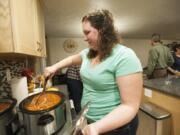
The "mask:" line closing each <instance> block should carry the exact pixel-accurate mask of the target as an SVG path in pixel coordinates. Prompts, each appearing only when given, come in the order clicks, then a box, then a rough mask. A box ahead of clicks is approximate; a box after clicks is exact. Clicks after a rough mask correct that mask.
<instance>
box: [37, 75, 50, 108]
mask: <svg viewBox="0 0 180 135" xmlns="http://www.w3.org/2000/svg"><path fill="white" fill-rule="evenodd" d="M48 80H49V77H46V78H45V80H44V85H43V90H42V92H41V93H40V94H39V96H38V98H37V100H36V102H35V105H37V103H38V101H39V99H40V97H41V96H42V95H43V94H44V93H45V91H46V85H47V82H48Z"/></svg>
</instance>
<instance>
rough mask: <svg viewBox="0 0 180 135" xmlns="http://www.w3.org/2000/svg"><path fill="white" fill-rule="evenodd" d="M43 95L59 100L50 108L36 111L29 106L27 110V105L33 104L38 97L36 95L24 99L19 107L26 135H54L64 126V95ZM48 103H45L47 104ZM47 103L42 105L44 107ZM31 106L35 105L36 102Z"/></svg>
mask: <svg viewBox="0 0 180 135" xmlns="http://www.w3.org/2000/svg"><path fill="white" fill-rule="evenodd" d="M44 94H47V95H48V94H49V95H51V96H56V97H59V98H60V100H59V101H58V102H57V103H56V104H54V105H52V106H50V107H45V108H40V109H38V108H36V107H35V108H33V107H31V106H30V108H28V106H27V105H28V104H29V103H31V102H34V101H33V99H35V98H36V97H38V96H39V95H40V93H38V94H34V95H32V96H29V97H27V98H25V99H24V100H23V101H22V102H21V103H20V105H19V109H20V111H21V112H22V114H23V121H24V126H25V132H26V134H27V135H50V134H54V133H57V132H58V131H59V130H60V129H61V127H62V126H63V125H64V124H65V95H64V94H63V93H61V92H58V91H46V92H45V93H44ZM51 99H52V98H51ZM48 101H49V100H47V101H46V102H47V103H48ZM38 102H40V103H42V102H43V101H40V100H39V101H38ZM47 103H44V105H45V106H46V105H47ZM32 104H36V102H34V103H32ZM41 107H42V106H41Z"/></svg>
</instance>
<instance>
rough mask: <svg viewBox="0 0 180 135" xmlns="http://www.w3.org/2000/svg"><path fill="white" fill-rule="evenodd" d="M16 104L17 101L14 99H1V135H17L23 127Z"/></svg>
mask: <svg viewBox="0 0 180 135" xmlns="http://www.w3.org/2000/svg"><path fill="white" fill-rule="evenodd" d="M16 103H17V100H16V99H13V98H2V99H0V106H1V111H0V134H1V135H15V134H17V133H18V132H19V131H20V128H21V126H20V123H19V119H18V115H17V113H16V111H15V105H16ZM4 107H5V108H4ZM2 108H4V109H2Z"/></svg>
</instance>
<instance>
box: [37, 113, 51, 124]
mask: <svg viewBox="0 0 180 135" xmlns="http://www.w3.org/2000/svg"><path fill="white" fill-rule="evenodd" d="M53 120H54V117H53V116H52V115H50V114H45V115H43V116H41V117H40V118H39V119H38V121H37V125H39V126H45V125H47V124H49V123H51V122H52V121H53Z"/></svg>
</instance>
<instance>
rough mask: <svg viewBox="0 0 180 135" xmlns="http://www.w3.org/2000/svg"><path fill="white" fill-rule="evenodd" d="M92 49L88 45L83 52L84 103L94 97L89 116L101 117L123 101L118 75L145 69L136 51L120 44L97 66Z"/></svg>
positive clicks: (81, 73) (95, 119)
mask: <svg viewBox="0 0 180 135" xmlns="http://www.w3.org/2000/svg"><path fill="white" fill-rule="evenodd" d="M88 51H89V49H85V50H83V51H82V52H81V53H80V54H81V57H82V65H81V69H80V75H81V79H82V82H83V87H84V88H83V97H82V102H81V105H82V106H84V105H85V104H86V103H87V102H88V101H90V102H91V104H90V106H89V111H88V113H87V116H86V117H87V118H89V119H91V120H93V121H97V120H99V119H101V118H102V117H104V116H105V115H107V114H108V113H109V112H111V111H112V110H113V109H114V108H116V107H117V106H118V105H119V104H121V98H120V92H119V88H118V85H117V83H116V78H117V77H119V76H126V75H129V74H133V73H136V72H141V71H142V66H141V63H140V61H139V59H138V58H137V56H136V54H135V53H134V51H133V50H131V49H130V48H127V47H125V46H123V45H120V44H118V45H116V46H114V48H113V49H112V53H111V55H110V56H109V57H107V58H106V59H105V60H103V61H102V62H101V63H99V64H97V65H95V66H93V67H92V66H91V59H89V58H88V57H87V53H88Z"/></svg>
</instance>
